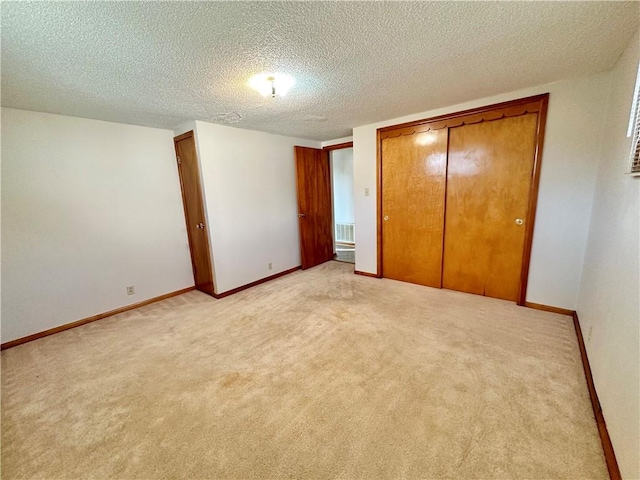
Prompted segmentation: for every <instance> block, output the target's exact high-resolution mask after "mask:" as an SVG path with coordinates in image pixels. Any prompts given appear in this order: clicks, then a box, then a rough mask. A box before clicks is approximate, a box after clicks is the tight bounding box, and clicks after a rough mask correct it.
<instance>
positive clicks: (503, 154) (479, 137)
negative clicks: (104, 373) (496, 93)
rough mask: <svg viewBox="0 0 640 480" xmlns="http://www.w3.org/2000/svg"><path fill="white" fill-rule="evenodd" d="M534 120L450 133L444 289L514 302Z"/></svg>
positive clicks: (468, 127) (500, 122)
mask: <svg viewBox="0 0 640 480" xmlns="http://www.w3.org/2000/svg"><path fill="white" fill-rule="evenodd" d="M537 120H538V119H537V114H536V113H529V114H525V115H521V116H518V117H510V118H503V119H501V120H494V121H485V122H481V123H477V124H474V125H463V126H461V127H456V128H452V129H450V131H449V163H448V171H447V208H446V216H445V238H444V261H443V278H442V286H443V287H444V288H448V289H452V290H459V291H463V292H469V293H475V294H479V295H486V296H488V297H494V298H502V299H505V300H513V301H517V299H518V291H519V285H520V273H521V269H522V257H523V253H524V241H525V232H526V228H525V222H526V221H527V213H528V205H529V195H530V192H531V182H532V173H533V162H534V156H535V148H536V130H537ZM518 219H521V220H522V223H520V221H518Z"/></svg>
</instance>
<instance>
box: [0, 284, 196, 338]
mask: <svg viewBox="0 0 640 480" xmlns="http://www.w3.org/2000/svg"><path fill="white" fill-rule="evenodd" d="M195 289H196V287H187V288H183V289H182V290H176V291H175V292H170V293H165V294H164V295H160V296H159V297H153V298H150V299H148V300H143V301H142V302H138V303H133V304H131V305H126V306H124V307H120V308H116V309H115V310H110V311H108V312H104V313H98V314H97V315H92V316H91V317H87V318H83V319H81V320H76V321H75V322H71V323H65V324H64V325H60V326H58V327H54V328H50V329H49V330H44V331H42V332H38V333H34V334H32V335H27V336H26V337H22V338H17V339H16V340H11V341H9V342H5V343H3V344H2V345H0V350H5V349H7V348H11V347H15V346H17V345H22V344H23V343H27V342H31V341H33V340H37V339H39V338H42V337H47V336H49V335H53V334H54V333H58V332H63V331H65V330H69V329H71V328H75V327H79V326H80V325H85V324H87V323H91V322H95V321H96V320H102V319H103V318H107V317H111V316H113V315H117V314H119V313H124V312H128V311H129V310H133V309H135V308H140V307H144V306H145V305H149V304H150V303H155V302H159V301H160V300H166V299H167V298H171V297H175V296H177V295H182V294H183V293H187V292H191V291H192V290H195Z"/></svg>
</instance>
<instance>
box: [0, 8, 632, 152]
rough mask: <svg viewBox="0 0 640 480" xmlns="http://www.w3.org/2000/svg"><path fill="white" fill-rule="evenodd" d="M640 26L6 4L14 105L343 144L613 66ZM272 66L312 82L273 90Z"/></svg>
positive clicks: (579, 19)
mask: <svg viewBox="0 0 640 480" xmlns="http://www.w3.org/2000/svg"><path fill="white" fill-rule="evenodd" d="M639 22H640V3H639V2H502V3H494V2H366V3H365V2H290V3H289V2H287V3H280V2H148V3H142V2H73V3H72V2H64V3H62V2H42V3H32V2H2V105H3V106H8V107H15V108H22V109H27V110H38V111H44V112H51V113H60V114H65V115H73V116H79V117H87V118H96V119H101V120H108V121H115V122H123V123H132V124H137V125H148V126H153V127H164V128H172V127H174V126H176V125H178V124H180V123H181V122H183V121H186V120H193V119H197V120H206V121H211V122H215V123H227V124H231V125H233V126H237V127H240V128H248V129H254V130H262V131H266V132H272V133H278V134H283V135H291V136H297V137H304V138H309V139H315V140H329V139H332V138H338V137H343V136H346V135H350V134H351V129H352V128H353V127H355V126H359V125H364V124H368V123H372V122H376V121H380V120H384V119H388V118H394V117H398V116H403V115H408V114H411V113H415V112H420V111H425V110H429V109H432V108H438V107H443V106H446V105H451V104H455V103H459V102H463V101H467V100H472V99H476V98H481V97H485V96H489V95H493V94H497V93H503V92H507V91H512V90H516V89H519V88H524V87H527V86H534V85H540V84H544V83H548V82H552V81H556V80H560V79H564V78H568V77H574V76H580V75H585V74H589V73H594V72H599V71H603V70H608V69H609V68H611V67H612V66H613V64H614V63H615V62H616V60H617V59H618V57H619V55H620V54H621V53H622V51H623V49H624V47H625V45H626V44H627V42H628V41H629V40H630V39H631V36H632V35H633V33H634V32H635V31H636V30H637V29H638V26H639ZM262 71H278V72H284V73H288V74H289V75H292V76H293V77H294V78H295V79H296V80H297V83H296V85H295V86H294V87H293V88H292V90H291V91H290V93H289V95H288V96H287V97H284V98H276V99H271V98H262V97H260V96H259V95H258V94H257V93H256V92H255V91H253V90H251V89H249V87H247V85H246V82H247V80H248V79H249V77H250V76H252V75H253V74H256V73H260V72H262ZM238 114H239V115H240V116H241V118H239V115H238Z"/></svg>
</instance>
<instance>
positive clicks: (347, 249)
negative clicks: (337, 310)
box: [329, 144, 356, 264]
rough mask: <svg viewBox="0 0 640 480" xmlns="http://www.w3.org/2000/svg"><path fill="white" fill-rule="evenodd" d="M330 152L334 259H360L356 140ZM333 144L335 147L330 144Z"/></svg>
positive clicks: (345, 260) (350, 260) (353, 260)
mask: <svg viewBox="0 0 640 480" xmlns="http://www.w3.org/2000/svg"><path fill="white" fill-rule="evenodd" d="M340 147H341V148H334V149H332V150H330V152H329V158H330V162H331V196H332V202H331V203H332V205H333V248H334V259H335V260H338V261H339V262H347V263H353V264H355V263H356V237H355V229H356V225H355V216H354V204H353V201H354V198H353V144H344V146H342V145H341V146H340ZM329 148H331V147H329Z"/></svg>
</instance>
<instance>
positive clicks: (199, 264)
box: [174, 131, 214, 295]
mask: <svg viewBox="0 0 640 480" xmlns="http://www.w3.org/2000/svg"><path fill="white" fill-rule="evenodd" d="M174 145H175V149H176V156H177V159H178V172H179V174H180V187H181V189H182V203H183V206H184V216H185V220H186V223H187V235H188V237H189V248H190V250H191V263H192V266H193V278H194V282H195V285H196V288H197V289H198V290H200V291H202V292H205V293H208V294H209V295H213V294H214V286H213V270H212V268H211V251H210V249H209V235H208V232H207V222H206V218H205V210H204V201H203V196H202V183H201V182H200V169H199V167H198V157H197V154H196V146H195V141H194V138H193V131H191V132H187V133H185V134H184V135H180V136H179V137H176V138H175V139H174Z"/></svg>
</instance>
